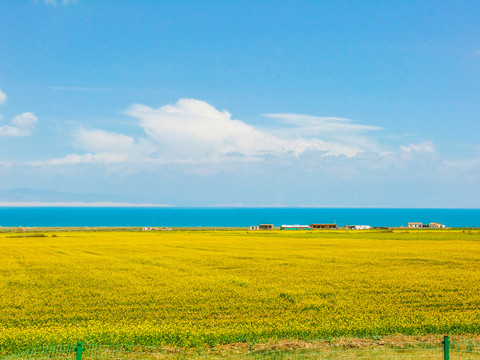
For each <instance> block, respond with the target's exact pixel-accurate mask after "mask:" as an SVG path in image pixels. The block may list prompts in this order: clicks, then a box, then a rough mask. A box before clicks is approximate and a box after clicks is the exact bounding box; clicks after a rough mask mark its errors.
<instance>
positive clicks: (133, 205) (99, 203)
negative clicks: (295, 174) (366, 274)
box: [0, 201, 480, 210]
mask: <svg viewBox="0 0 480 360" xmlns="http://www.w3.org/2000/svg"><path fill="white" fill-rule="evenodd" d="M2 207H3V208H5V207H99V208H101V207H105V208H106V207H111V208H115V207H119V208H120V207H131V208H170V209H175V208H179V209H282V208H283V209H432V210H435V209H438V210H480V208H475V207H428V206H427V207H419V206H413V207H412V206H376V205H366V206H365V205H363V206H361V205H326V206H320V205H286V204H272V205H242V204H225V205H222V204H218V205H207V206H188V205H166V204H152V203H130V202H110V201H96V202H83V201H73V202H66V201H56V202H43V201H0V208H2Z"/></svg>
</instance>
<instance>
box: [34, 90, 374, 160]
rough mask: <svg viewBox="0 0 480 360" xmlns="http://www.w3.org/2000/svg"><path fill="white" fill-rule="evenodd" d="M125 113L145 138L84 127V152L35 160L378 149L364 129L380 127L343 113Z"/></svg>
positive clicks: (80, 138) (186, 103)
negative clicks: (245, 116) (249, 118)
mask: <svg viewBox="0 0 480 360" xmlns="http://www.w3.org/2000/svg"><path fill="white" fill-rule="evenodd" d="M125 114H126V115H129V116H130V117H132V118H134V119H136V121H137V126H138V127H140V128H141V129H142V130H143V132H144V134H145V136H144V137H138V138H134V137H132V136H128V135H125V134H121V133H117V132H112V131H105V130H102V129H85V128H80V129H77V130H76V131H75V132H74V134H73V138H74V144H75V145H76V147H77V148H79V149H81V150H83V151H86V152H87V153H86V154H70V155H67V156H66V157H63V158H57V159H51V160H47V161H44V162H35V164H37V165H40V164H49V165H61V164H74V163H101V162H105V163H122V162H137V163H138V162H153V163H177V164H185V163H190V164H192V163H193V164H194V163H205V162H211V163H219V162H222V163H229V162H252V161H253V162H257V161H261V160H263V159H265V157H267V156H293V157H298V156H299V155H300V154H302V153H304V152H306V151H316V152H319V153H320V154H321V156H327V157H328V156H334V157H336V156H344V157H348V158H351V157H355V156H356V155H358V154H359V153H361V152H363V151H376V150H377V146H376V145H375V142H374V141H372V140H371V139H369V137H368V136H366V135H365V133H367V132H370V131H375V130H380V128H379V127H376V126H369V125H363V124H354V123H352V122H351V121H350V120H349V119H344V118H322V117H314V116H309V115H299V114H267V115H266V116H267V117H269V118H272V119H275V120H278V121H276V122H275V124H274V125H273V127H272V126H270V127H269V128H259V127H255V126H252V125H249V124H247V123H245V122H243V121H241V120H237V119H234V118H233V117H232V115H231V114H230V113H229V112H228V111H225V110H223V111H220V110H218V109H216V108H215V107H214V106H212V105H211V104H209V103H207V102H205V101H202V100H197V99H185V98H183V99H180V100H178V101H177V102H176V103H174V104H171V105H164V106H161V107H159V108H152V107H149V106H147V105H143V104H133V105H131V106H130V107H129V108H128V109H127V110H126V111H125Z"/></svg>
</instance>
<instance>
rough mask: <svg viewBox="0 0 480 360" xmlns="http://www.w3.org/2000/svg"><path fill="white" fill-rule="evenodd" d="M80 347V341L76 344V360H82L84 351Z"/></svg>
mask: <svg viewBox="0 0 480 360" xmlns="http://www.w3.org/2000/svg"><path fill="white" fill-rule="evenodd" d="M82 345H83V344H82V343H81V342H80V341H79V342H78V343H77V360H82V352H83V350H85V349H84V348H83V346H82Z"/></svg>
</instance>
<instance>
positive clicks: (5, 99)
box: [0, 89, 7, 105]
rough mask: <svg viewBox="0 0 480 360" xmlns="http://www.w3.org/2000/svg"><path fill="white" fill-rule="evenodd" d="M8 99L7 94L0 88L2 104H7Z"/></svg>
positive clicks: (0, 102)
mask: <svg viewBox="0 0 480 360" xmlns="http://www.w3.org/2000/svg"><path fill="white" fill-rule="evenodd" d="M6 101H7V94H5V93H4V92H3V91H2V89H0V105H3V104H5V102H6Z"/></svg>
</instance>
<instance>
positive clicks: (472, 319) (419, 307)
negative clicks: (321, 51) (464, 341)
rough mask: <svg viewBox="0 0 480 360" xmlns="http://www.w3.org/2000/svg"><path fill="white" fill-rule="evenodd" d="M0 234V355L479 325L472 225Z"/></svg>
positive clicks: (479, 269) (474, 328) (479, 242)
mask: <svg viewBox="0 0 480 360" xmlns="http://www.w3.org/2000/svg"><path fill="white" fill-rule="evenodd" d="M45 234H46V237H38V236H37V237H35V236H34V237H32V236H26V235H31V234H28V233H27V234H19V233H15V234H14V233H2V234H0V355H2V354H7V353H12V352H15V351H18V350H22V349H25V348H31V347H34V346H40V345H51V344H60V343H74V342H75V341H77V340H83V341H85V342H87V343H96V344H143V345H167V344H168V345H173V346H181V347H192V346H201V345H205V344H208V345H215V344H223V343H232V342H250V343H255V342H261V341H271V340H275V339H319V338H330V337H337V336H372V335H387V334H397V333H399V334H441V333H450V334H454V333H457V334H459V333H476V332H479V331H480V311H479V308H480V232H478V231H463V232H462V231H460V230H457V231H455V230H423V231H410V232H407V231H395V232H379V231H350V232H346V231H340V230H339V231H305V232H289V231H286V232H280V231H272V232H269V231H264V232H262V231H256V232H255V231H251V232H246V231H243V232H242V231H218V232H202V231H191V232H188V231H173V232H127V231H125V232H86V231H85V232H59V233H45Z"/></svg>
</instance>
